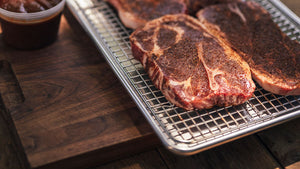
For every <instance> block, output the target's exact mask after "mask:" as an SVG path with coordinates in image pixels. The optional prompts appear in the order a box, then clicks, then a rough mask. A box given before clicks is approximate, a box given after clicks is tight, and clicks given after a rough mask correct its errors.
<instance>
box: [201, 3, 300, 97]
mask: <svg viewBox="0 0 300 169" xmlns="http://www.w3.org/2000/svg"><path fill="white" fill-rule="evenodd" d="M197 17H198V18H199V20H200V22H201V25H202V26H203V28H204V29H205V30H206V31H207V32H209V33H210V34H212V35H213V36H215V37H217V38H218V39H220V40H221V41H223V43H225V44H227V45H229V46H231V48H232V49H234V50H235V51H237V52H238V53H239V55H240V56H241V57H242V58H243V59H244V60H245V61H246V62H247V63H248V64H249V66H250V69H251V72H252V77H253V78H254V80H255V81H256V82H257V83H258V84H259V85H260V86H262V87H263V88H264V89H265V90H267V91H270V92H272V93H275V94H279V95H299V94H300V44H299V42H297V41H295V40H291V39H290V38H289V37H288V36H287V35H286V34H284V33H283V32H282V31H281V30H280V28H279V27H278V26H277V25H276V23H274V22H273V20H272V18H271V16H270V14H269V13H268V12H267V11H266V10H265V9H263V8H262V7H260V6H259V5H258V4H256V3H254V2H239V3H230V4H218V5H213V6H209V7H206V8H204V9H203V10H200V11H199V12H198V13H197Z"/></svg>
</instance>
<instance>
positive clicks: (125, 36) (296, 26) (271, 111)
mask: <svg viewBox="0 0 300 169" xmlns="http://www.w3.org/2000/svg"><path fill="white" fill-rule="evenodd" d="M256 1H257V2H258V3H259V4H261V5H262V6H263V7H264V8H266V9H267V10H268V11H269V12H270V14H271V15H272V17H273V19H274V21H275V22H276V23H277V24H278V25H279V26H280V28H281V29H282V30H283V31H284V32H285V33H286V34H287V35H288V36H289V37H291V39H294V40H298V41H300V20H299V18H298V17H297V16H295V15H294V14H293V13H292V12H291V11H289V10H288V9H287V8H286V7H285V6H283V4H281V3H280V2H279V1H277V0H256ZM67 4H68V6H69V8H70V9H71V11H72V12H73V14H74V16H75V17H77V19H78V21H79V22H80V23H81V24H82V26H83V27H84V28H85V29H86V31H87V32H88V33H89V35H90V36H91V38H92V39H93V40H94V41H95V44H96V45H97V46H98V48H99V50H100V51H101V52H102V53H103V55H104V57H105V58H106V60H107V62H108V63H109V64H110V66H111V67H112V69H113V70H114V72H115V73H116V75H117V76H118V78H119V79H120V81H121V82H122V84H123V85H124V87H125V88H126V89H127V91H128V92H129V94H130V95H131V96H132V98H133V100H134V101H135V102H136V104H137V106H138V107H139V108H140V110H141V112H142V113H143V114H144V116H145V117H146V119H147V120H148V122H149V123H150V124H151V126H152V127H153V129H154V130H155V132H156V133H157V135H158V136H159V137H160V138H161V140H162V142H163V143H164V144H165V146H166V147H168V148H169V149H170V150H172V151H174V152H176V153H179V154H184V155H190V154H194V153H197V152H199V151H202V150H205V149H208V148H210V147H213V146H216V145H218V144H221V143H224V142H228V141H230V140H234V139H237V138H239V137H242V136H245V135H248V134H251V133H253V132H257V131H259V130H262V129H265V128H267V127H270V126H273V125H276V124H279V123H282V122H284V121H286V120H290V119H292V118H296V117H298V116H300V96H279V95H275V94H272V93H269V92H267V91H265V90H263V89H262V88H261V87H260V86H259V85H257V89H256V90H255V93H254V96H253V97H252V98H251V99H250V100H249V101H247V102H246V103H244V104H242V105H239V106H230V107H214V108H212V109H207V110H197V111H186V110H183V109H181V108H178V107H176V106H174V105H173V104H171V103H170V102H169V101H168V100H166V99H165V97H164V96H163V94H162V93H161V92H160V91H159V90H158V89H156V88H155V86H154V85H153V84H152V82H151V80H150V79H149V77H148V75H147V73H146V72H145V71H144V69H143V67H142V65H141V64H140V63H139V62H138V61H137V60H135V59H134V58H133V56H132V54H131V48H130V43H129V35H130V34H131V32H132V30H130V29H127V28H125V27H124V26H123V25H122V23H121V22H120V20H119V18H118V16H117V13H116V12H115V11H114V9H112V8H111V6H109V5H108V4H107V3H105V2H104V1H102V0H69V1H67Z"/></svg>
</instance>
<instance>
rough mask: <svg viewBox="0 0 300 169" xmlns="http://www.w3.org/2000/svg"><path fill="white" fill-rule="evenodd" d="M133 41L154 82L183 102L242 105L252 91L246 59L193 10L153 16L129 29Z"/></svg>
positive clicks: (199, 106)
mask: <svg viewBox="0 0 300 169" xmlns="http://www.w3.org/2000/svg"><path fill="white" fill-rule="evenodd" d="M130 43H131V47H132V52H133V56H134V57H135V58H136V59H137V60H139V61H140V62H141V63H142V65H143V67H144V69H145V70H146V71H147V72H148V75H149V77H150V79H151V80H152V81H153V83H154V85H155V86H156V87H157V88H158V89H160V90H161V91H162V93H163V94H164V95H165V97H166V98H167V99H168V100H169V101H170V102H172V103H173V104H175V105H177V106H179V107H182V108H185V109H188V110H190V109H195V108H196V109H204V108H211V107H212V106H214V105H218V106H228V105H238V104H241V103H243V102H245V101H246V100H248V99H249V98H251V96H252V94H253V92H254V89H255V84H254V82H253V81H252V79H251V72H250V68H249V66H248V64H247V63H246V62H245V61H243V60H242V59H241V58H240V56H239V55H238V54H237V53H236V52H234V51H233V50H232V49H231V48H230V47H228V46H226V45H224V44H223V43H222V42H220V41H218V39H216V38H215V37H214V36H212V35H210V34H209V33H207V32H206V31H205V30H204V29H203V28H202V27H201V25H200V24H199V21H198V20H197V19H195V18H193V17H191V16H188V15H185V14H177V15H166V16H163V17H161V18H158V19H155V20H152V21H150V22H148V23H147V24H146V25H145V26H144V27H142V28H138V29H136V30H135V31H134V32H133V33H132V34H131V36H130Z"/></svg>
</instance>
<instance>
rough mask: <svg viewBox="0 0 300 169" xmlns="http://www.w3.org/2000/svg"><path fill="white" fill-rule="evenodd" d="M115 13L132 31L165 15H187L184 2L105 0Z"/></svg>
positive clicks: (177, 0) (167, 0)
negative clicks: (116, 12)
mask: <svg viewBox="0 0 300 169" xmlns="http://www.w3.org/2000/svg"><path fill="white" fill-rule="evenodd" d="M106 1H107V2H109V3H110V4H111V5H112V6H113V7H114V8H115V9H116V10H117V11H118V15H119V18H120V20H121V21H122V23H123V24H124V25H125V26H126V27H128V28H132V29H136V28H137V27H139V26H143V25H144V24H145V23H146V22H148V21H150V20H152V19H156V18H159V17H161V16H164V15H166V14H178V13H187V8H186V5H185V3H184V0H106Z"/></svg>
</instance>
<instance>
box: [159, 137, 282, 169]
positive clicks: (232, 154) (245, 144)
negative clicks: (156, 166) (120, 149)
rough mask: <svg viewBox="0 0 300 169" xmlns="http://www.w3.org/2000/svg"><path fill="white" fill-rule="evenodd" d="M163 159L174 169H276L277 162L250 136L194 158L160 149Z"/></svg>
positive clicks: (201, 153)
mask: <svg viewBox="0 0 300 169" xmlns="http://www.w3.org/2000/svg"><path fill="white" fill-rule="evenodd" d="M160 151H161V156H162V158H163V159H164V160H165V161H166V164H167V165H168V167H169V168H172V169H181V168H186V169H193V168H201V169H224V168H230V169H241V168H242V169H253V168H255V169H271V168H272V169H274V168H277V167H279V165H278V164H277V163H276V161H275V160H274V159H273V158H272V157H271V156H270V154H269V153H268V152H267V151H266V149H264V147H263V145H261V144H260V142H259V141H258V140H257V139H256V137H255V136H248V137H245V138H242V139H239V140H236V141H233V142H230V143H227V144H224V145H221V146H218V147H215V148H212V149H209V150H206V151H204V152H200V153H198V154H196V155H193V156H188V157H183V156H179V155H175V154H173V153H170V152H168V151H166V150H165V149H160Z"/></svg>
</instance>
